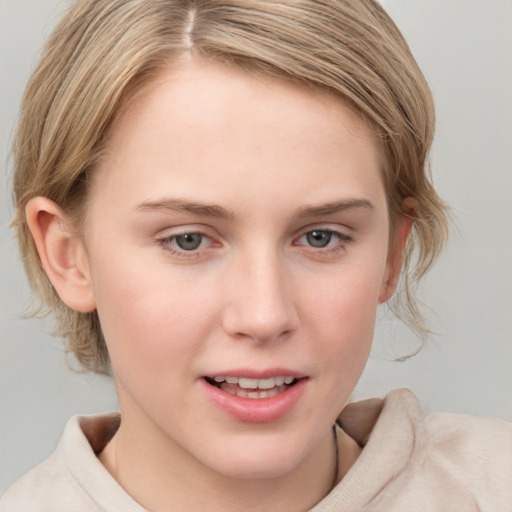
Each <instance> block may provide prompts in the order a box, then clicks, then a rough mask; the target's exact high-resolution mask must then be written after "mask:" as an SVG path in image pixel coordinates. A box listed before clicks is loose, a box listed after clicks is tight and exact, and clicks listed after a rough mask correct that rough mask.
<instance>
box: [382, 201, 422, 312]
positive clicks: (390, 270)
mask: <svg viewBox="0 0 512 512" xmlns="http://www.w3.org/2000/svg"><path fill="white" fill-rule="evenodd" d="M416 207H417V205H416V201H415V200H414V199H412V198H407V199H405V201H404V202H403V204H402V211H403V212H404V216H403V217H402V218H401V219H400V220H399V221H398V226H397V229H396V232H395V240H394V243H393V246H392V249H391V250H390V253H389V255H388V261H387V264H386V272H385V275H384V279H383V282H382V286H381V290H380V294H379V302H380V303H383V302H386V301H388V300H389V299H390V298H391V297H392V295H393V293H394V292H395V290H396V287H397V285H398V280H399V278H400V272H401V270H402V257H403V254H404V250H405V246H406V244H407V239H408V238H409V234H410V233H411V229H412V225H413V219H414V216H415V215H414V212H415V211H416Z"/></svg>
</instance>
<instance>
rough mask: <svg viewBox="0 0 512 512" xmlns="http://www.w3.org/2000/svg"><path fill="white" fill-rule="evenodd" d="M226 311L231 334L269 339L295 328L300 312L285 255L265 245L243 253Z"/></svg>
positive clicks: (233, 280)
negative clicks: (297, 308) (295, 303)
mask: <svg viewBox="0 0 512 512" xmlns="http://www.w3.org/2000/svg"><path fill="white" fill-rule="evenodd" d="M233 273H234V275H232V276H231V277H230V279H232V280H231V283H232V286H231V287H230V296H229V297H228V304H227V307H226V310H225V316H224V324H225V329H226V331H228V332H229V333H230V334H234V335H238V336H245V337H249V338H252V339H254V340H257V341H268V340H271V339H275V338H277V337H279V336H280V335H282V334H285V333H287V332H290V331H292V330H293V329H294V328H295V325H296V321H297V315H296V311H295V307H294V302H293V297H292V294H291V287H290V283H289V282H288V280H287V269H286V267H285V262H284V257H283V255H282V254H280V252H279V251H278V250H277V249H276V248H272V247H271V246H262V245H259V247H257V248H255V249H254V250H248V251H244V252H243V253H240V254H239V255H238V257H237V258H236V262H235V263H234V270H233Z"/></svg>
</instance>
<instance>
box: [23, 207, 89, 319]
mask: <svg viewBox="0 0 512 512" xmlns="http://www.w3.org/2000/svg"><path fill="white" fill-rule="evenodd" d="M25 215H26V219H27V224H28V226H29V228H30V231H31V233H32V237H33V239H34V242H35V244H36V247H37V252H38V253H39V259H40V260H41V264H42V266H43V269H44V271H45V272H46V275H47V276H48V279H49V280H50V281H51V283H52V285H53V287H54V288H55V290H56V292H57V293H58V294H59V296H60V298H61V299H62V301H63V302H64V303H65V304H66V305H67V306H69V307H70V308H72V309H75V310H76V311H81V312H82V313H88V312H91V311H94V310H95V309H96V303H95V301H94V296H93V293H92V288H91V283H90V277H89V270H88V261H87V254H86V251H85V247H84V245H83V242H82V241H81V240H80V239H79V238H78V237H76V236H74V235H73V234H72V230H71V223H70V222H69V220H68V219H67V217H66V215H65V214H64V212H63V211H62V209H61V208H60V207H59V206H58V205H57V204H56V203H54V202H53V201H51V200H50V199H48V198H46V197H34V198H32V199H30V200H29V201H28V203H27V206H26V207H25Z"/></svg>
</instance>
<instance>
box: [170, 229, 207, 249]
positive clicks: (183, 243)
mask: <svg viewBox="0 0 512 512" xmlns="http://www.w3.org/2000/svg"><path fill="white" fill-rule="evenodd" d="M203 239H204V235H203V234H201V233H186V234H184V235H179V236H174V237H172V238H171V240H173V241H174V243H175V244H176V245H177V246H178V247H179V248H180V249H181V250H183V251H195V250H196V249H199V247H200V246H201V244H202V243H203Z"/></svg>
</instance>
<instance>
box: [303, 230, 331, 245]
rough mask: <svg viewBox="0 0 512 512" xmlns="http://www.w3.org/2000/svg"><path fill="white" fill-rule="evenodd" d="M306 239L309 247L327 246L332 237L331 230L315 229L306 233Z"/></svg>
mask: <svg viewBox="0 0 512 512" xmlns="http://www.w3.org/2000/svg"><path fill="white" fill-rule="evenodd" d="M305 236H306V241H307V243H308V244H309V245H310V246H311V247H319V248H321V247H327V246H328V245H329V244H330V243H331V240H332V238H333V232H332V231H326V230H320V229H315V231H309V232H308V233H306V235H305Z"/></svg>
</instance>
